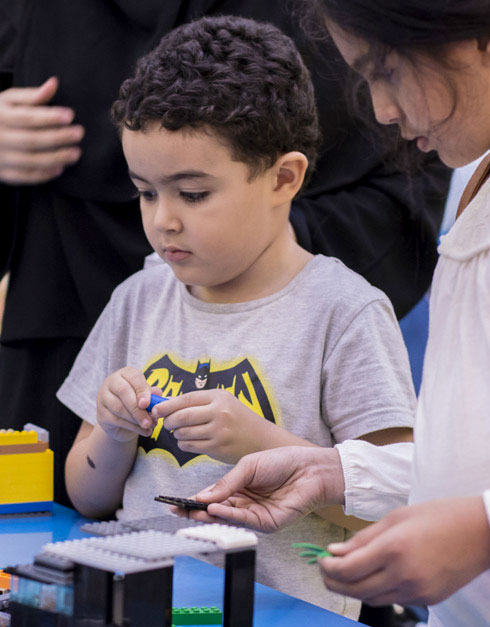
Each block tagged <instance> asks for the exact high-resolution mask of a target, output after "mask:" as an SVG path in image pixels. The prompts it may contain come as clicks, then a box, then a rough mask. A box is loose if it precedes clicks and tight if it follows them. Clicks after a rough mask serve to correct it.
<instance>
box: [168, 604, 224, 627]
mask: <svg viewBox="0 0 490 627" xmlns="http://www.w3.org/2000/svg"><path fill="white" fill-rule="evenodd" d="M172 623H173V625H176V626H177V625H221V624H222V623H223V613H222V612H221V610H220V609H219V608H217V607H216V606H214V605H213V606H212V607H173V608H172Z"/></svg>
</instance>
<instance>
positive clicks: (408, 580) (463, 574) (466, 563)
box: [319, 497, 490, 605]
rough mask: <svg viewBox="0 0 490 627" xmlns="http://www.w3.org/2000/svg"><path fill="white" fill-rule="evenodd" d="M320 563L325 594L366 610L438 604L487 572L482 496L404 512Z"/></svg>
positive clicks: (489, 557) (488, 530)
mask: <svg viewBox="0 0 490 627" xmlns="http://www.w3.org/2000/svg"><path fill="white" fill-rule="evenodd" d="M327 548H328V550H329V551H330V552H331V553H333V555H334V557H326V558H323V559H321V560H319V564H320V570H321V572H322V576H323V580H324V583H325V585H326V586H327V588H328V589H329V590H332V591H333V592H338V593H339V594H345V595H347V596H351V597H356V598H359V599H362V600H363V601H365V602H366V603H369V604H370V605H389V604H392V603H395V602H396V603H401V604H408V603H410V604H413V605H433V604H435V603H439V602H441V601H443V600H444V599H446V598H447V597H449V596H450V595H451V594H453V593H454V592H456V590H458V589H459V588H462V587H463V586H464V585H466V584H467V583H469V582H470V581H471V580H472V579H474V578H475V577H476V576H477V575H479V574H480V573H482V572H483V571H485V570H487V569H488V568H490V526H489V523H488V518H487V515H486V512H485V508H484V505H483V499H482V498H481V497H471V498H470V497H467V498H453V499H441V500H437V501H430V502H427V503H423V504H421V505H412V506H411V507H402V508H400V509H397V510H395V511H393V512H392V513H391V514H389V515H388V516H386V518H384V519H383V520H381V521H379V522H377V523H375V524H374V525H371V526H370V527H367V528H366V529H363V530H362V531H360V532H359V533H357V534H356V535H355V536H354V537H353V538H351V539H350V540H348V541H347V542H343V543H337V544H331V545H330V546H328V547H327Z"/></svg>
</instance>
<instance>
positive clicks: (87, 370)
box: [56, 302, 114, 425]
mask: <svg viewBox="0 0 490 627" xmlns="http://www.w3.org/2000/svg"><path fill="white" fill-rule="evenodd" d="M111 304H112V302H109V304H108V305H106V307H105V309H104V311H103V312H102V314H101V315H100V317H99V319H98V320H97V322H96V324H95V326H94V327H93V329H92V331H91V332H90V335H89V336H88V338H87V340H86V341H85V344H84V345H83V347H82V350H81V351H80V352H79V354H78V356H77V358H76V360H75V363H74V364H73V367H72V369H71V371H70V374H69V375H68V377H67V378H66V379H65V381H64V382H63V384H62V386H61V387H60V389H59V390H58V392H57V394H56V396H57V398H58V400H60V401H61V402H62V403H63V404H64V405H66V406H67V407H68V408H69V409H71V411H72V412H74V413H75V414H77V416H80V418H82V419H83V420H86V421H87V422H89V423H90V424H93V425H94V424H95V423H96V422H97V392H98V391H99V388H100V386H101V385H102V383H103V381H104V379H105V378H106V377H107V376H108V375H109V374H110V373H111V372H112V370H111V366H110V358H111V345H112V342H113V338H112V329H113V328H114V325H113V324H112V321H111V318H112V315H111V314H112V311H111Z"/></svg>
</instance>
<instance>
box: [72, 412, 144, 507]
mask: <svg viewBox="0 0 490 627" xmlns="http://www.w3.org/2000/svg"><path fill="white" fill-rule="evenodd" d="M137 442H138V439H137V438H134V439H132V440H129V441H126V442H120V441H118V440H114V439H112V438H110V437H109V436H108V435H107V434H106V433H105V431H103V430H102V429H101V428H100V427H99V426H98V425H96V426H95V427H94V426H92V425H91V424H89V423H88V422H86V421H85V420H84V421H82V425H81V427H80V430H79V432H78V435H77V437H76V438H75V441H74V443H73V446H72V448H71V450H70V452H69V454H68V457H67V460H66V465H65V480H66V487H67V490H68V494H69V496H70V499H71V500H72V502H73V505H74V506H75V507H76V509H77V510H78V511H79V512H80V513H81V514H83V515H84V516H88V517H91V518H92V517H93V518H102V517H104V516H109V515H111V514H112V513H113V512H114V511H115V510H116V509H117V507H119V505H120V504H121V501H122V496H123V490H124V483H125V481H126V478H127V476H128V475H129V473H130V471H131V468H132V466H133V463H134V459H135V455H136V448H137Z"/></svg>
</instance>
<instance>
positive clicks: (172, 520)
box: [124, 516, 204, 533]
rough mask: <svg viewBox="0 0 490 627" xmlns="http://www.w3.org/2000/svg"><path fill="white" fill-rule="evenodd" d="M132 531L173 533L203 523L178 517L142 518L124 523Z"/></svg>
mask: <svg viewBox="0 0 490 627" xmlns="http://www.w3.org/2000/svg"><path fill="white" fill-rule="evenodd" d="M124 524H125V525H127V526H128V527H131V529H133V530H134V531H149V530H152V531H163V532H166V533H174V532H175V531H177V530H178V529H183V528H186V527H194V526H198V525H203V524H204V523H201V522H197V521H195V520H190V519H189V518H179V517H178V516H155V517H154V518H142V519H140V520H128V521H125V523H124Z"/></svg>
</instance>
